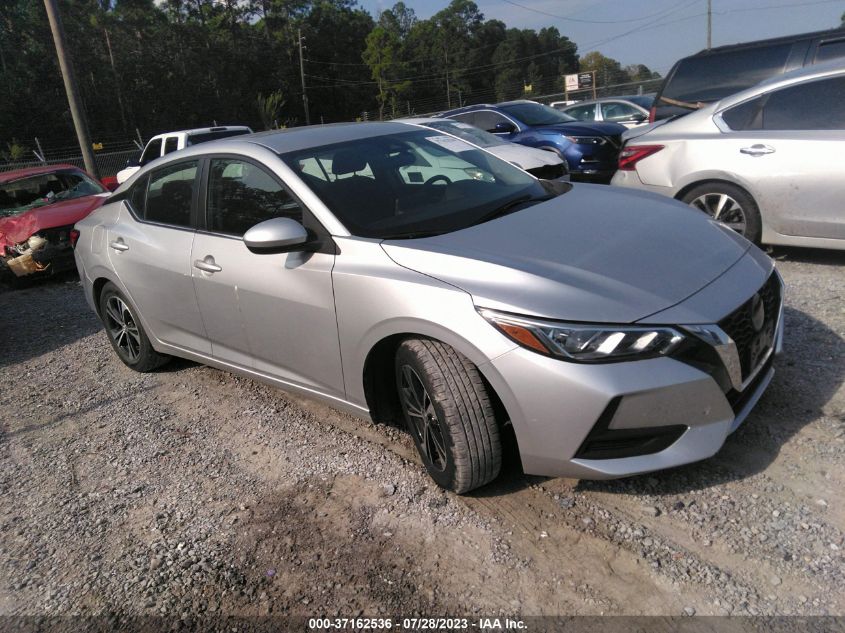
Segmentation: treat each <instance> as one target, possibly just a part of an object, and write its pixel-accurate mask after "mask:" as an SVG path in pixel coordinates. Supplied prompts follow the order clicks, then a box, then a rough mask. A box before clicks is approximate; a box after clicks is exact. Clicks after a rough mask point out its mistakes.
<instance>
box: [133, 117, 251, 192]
mask: <svg viewBox="0 0 845 633" xmlns="http://www.w3.org/2000/svg"><path fill="white" fill-rule="evenodd" d="M243 134H252V130H251V129H250V128H248V127H246V126H245V125H219V126H216V127H200V128H196V129H193V130H180V131H178V132H166V133H164V134H157V135H156V136H154V137H152V138H151V139H150V140H149V141H147V144H146V146H144V151H143V152H141V157H140V158H139V159H138V160H130V161H128V162H127V164H126V167H125V168H124V169H121V170H120V171H119V172H117V182H118V184H123V183H124V182H126V181H127V180H129V177H130V176H132V174H134V173H135V172H136V171H138V170H139V169H141V167H143V166H144V165H146V164H147V163H149V162H151V161H154V160H155V159H156V158H159V157H161V156H165V155H166V154H169V153H170V152H175V151H177V150H180V149H185V148H186V147H190V146H191V145H197V144H199V143H206V142H208V141H215V140H218V139H221V138H229V137H230V136H241V135H243Z"/></svg>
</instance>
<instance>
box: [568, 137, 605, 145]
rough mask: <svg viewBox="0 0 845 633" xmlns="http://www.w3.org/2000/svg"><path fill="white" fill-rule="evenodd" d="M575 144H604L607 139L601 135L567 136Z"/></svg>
mask: <svg viewBox="0 0 845 633" xmlns="http://www.w3.org/2000/svg"><path fill="white" fill-rule="evenodd" d="M566 138H568V139H569V140H570V141H572V142H573V143H575V144H576V145H604V144H605V143H606V142H607V141H606V140H605V139H603V138H602V137H601V136H567V137H566Z"/></svg>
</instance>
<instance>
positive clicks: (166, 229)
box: [106, 160, 211, 354]
mask: <svg viewBox="0 0 845 633" xmlns="http://www.w3.org/2000/svg"><path fill="white" fill-rule="evenodd" d="M198 164H199V163H198V161H197V160H189V161H180V162H178V163H171V164H169V165H166V166H164V167H161V168H160V169H156V170H155V171H153V172H151V173H150V174H147V175H146V176H143V177H142V178H141V179H140V180H139V181H138V182H136V183H135V184H134V185H133V187H132V189H131V190H130V192H129V196H128V197H127V199H126V200H124V203H123V208H122V209H121V212H120V216H119V218H118V221H117V222H116V223H115V224H114V225H112V226H110V227H109V228H108V229H107V236H106V237H107V242H106V243H107V245H108V249H109V251H108V252H109V260H110V261H111V264H112V267H113V268H114V271H115V272H116V273H117V276H118V277H119V278H120V281H121V282H122V283H123V286H124V288H126V290H127V292H128V293H129V298H130V299H131V300H132V302H133V303H134V304H135V306H136V307H137V309H138V311H139V312H140V313H141V317H142V318H143V320H144V322H145V323H146V325H147V326H148V328H149V330H150V332H151V333H152V334H153V335H154V336H155V337H156V338H158V339H159V340H161V341H162V342H164V343H167V344H169V345H174V346H176V347H180V348H182V349H186V350H189V351H192V352H197V353H201V354H208V353H210V352H211V345H210V344H209V342H208V340H207V338H206V334H205V329H204V327H203V323H202V318H201V317H200V311H199V305H198V304H197V299H196V295H195V294H194V287H193V282H192V280H191V268H190V256H191V246H192V245H193V241H194V226H195V224H194V222H195V216H196V214H195V212H194V209H195V202H196V197H197V188H198V187H197V185H198V183H197V175H198Z"/></svg>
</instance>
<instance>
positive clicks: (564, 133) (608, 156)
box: [439, 101, 625, 182]
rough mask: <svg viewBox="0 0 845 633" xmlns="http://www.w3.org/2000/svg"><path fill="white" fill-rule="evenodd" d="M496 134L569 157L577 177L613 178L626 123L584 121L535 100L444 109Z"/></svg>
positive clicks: (600, 180)
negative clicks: (622, 124) (623, 124)
mask: <svg viewBox="0 0 845 633" xmlns="http://www.w3.org/2000/svg"><path fill="white" fill-rule="evenodd" d="M439 116H441V117H448V118H450V119H455V120H457V121H462V122H464V123H469V124H470V125H474V126H475V127H478V128H481V129H482V130H487V131H488V132H492V133H493V134H496V135H497V136H499V137H501V138H503V139H506V140H508V141H513V142H514V143H520V144H521V145H527V146H529V147H536V148H539V149H545V150H549V151H552V152H556V153H557V154H559V155H560V156H562V157H563V158H565V159H566V162H567V163H568V164H569V172H570V174H571V177H572V179H573V180H591V181H597V182H609V181H610V178H611V176H613V173H614V172H615V171H616V161H617V157H618V155H619V149H620V148H621V146H622V141H621V137H622V132H624V131H625V127H623V126H621V125H619V124H617V123H597V122H583V121H577V120H575V119H573V118H572V117H571V116H569V115H566V114H564V113H563V112H559V111H558V110H555V109H554V108H550V107H549V106H545V105H542V104H540V103H537V102H535V101H506V102H504V103H497V104H496V105H489V104H480V105H473V106H467V107H465V108H458V109H457V110H449V111H448V112H443V113H441V114H440V115H439Z"/></svg>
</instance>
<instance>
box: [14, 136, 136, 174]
mask: <svg viewBox="0 0 845 633" xmlns="http://www.w3.org/2000/svg"><path fill="white" fill-rule="evenodd" d="M8 149H9V150H10V151H8V152H6V153H5V154H6V155H5V156H3V158H2V159H0V172H5V171H12V170H15V169H25V168H27V167H40V166H43V165H73V166H75V167H79V168H80V169H85V163H84V161H83V159H82V154H81V152H80V151H79V146H78V145H77V146H64V147H58V148H50V149H44V148H43V147H42V143H41V142H39V141H38V140H37V139H34V141H33V142H31V143H26V144H23V143H21V142H17V141H16V142H15V144H14V152H13V155H10V154H12V152H11V150H12V148H11V147H10V148H8ZM140 154H141V149H140V148H139V147H138V144H137V142H136V141H133V140H129V141H126V140H116V141H111V142H103V143H96V144H95V149H94V160H95V161H96V162H97V169H98V170H99V172H100V177H101V178H106V177H108V176H114V175H115V174H117V172H119V171H120V170H121V169H123V168H124V167H125V166H126V161H128V160H129V159H132V158H138V156H139V155H140Z"/></svg>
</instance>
